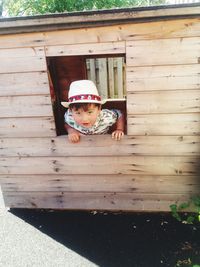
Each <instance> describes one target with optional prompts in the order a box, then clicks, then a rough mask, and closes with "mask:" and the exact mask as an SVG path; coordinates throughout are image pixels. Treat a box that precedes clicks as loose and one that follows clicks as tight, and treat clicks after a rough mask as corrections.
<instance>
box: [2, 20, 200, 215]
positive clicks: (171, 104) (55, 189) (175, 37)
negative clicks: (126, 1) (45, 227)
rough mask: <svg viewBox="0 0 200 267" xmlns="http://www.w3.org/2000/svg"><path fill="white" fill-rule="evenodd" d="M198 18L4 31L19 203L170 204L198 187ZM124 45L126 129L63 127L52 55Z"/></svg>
mask: <svg viewBox="0 0 200 267" xmlns="http://www.w3.org/2000/svg"><path fill="white" fill-rule="evenodd" d="M199 40H200V21H199V19H195V18H188V19H173V20H165V21H156V22H148V23H145V22H143V23H136V24H124V25H117V26H105V27H98V29H97V28H95V27H94V28H87V29H84V28H82V29H74V30H62V31H51V32H41V33H27V34H13V35H4V36H0V62H1V63H0V146H1V147H0V148H1V149H0V156H1V158H0V183H1V190H2V192H3V197H4V202H5V205H6V206H9V207H18V208H22V207H25V208H51V209H55V208H57V209H97V210H124V211H128V210H129V211H168V210H169V205H170V204H171V203H174V202H176V201H182V200H187V199H188V198H189V197H190V196H191V195H193V194H197V193H198V192H199V186H200V178H199V165H200V160H199V159H200V145H199V143H200V136H199V134H200V86H199V84H200V71H199V67H200V65H199V64H200V59H199V57H200V54H199V52H200V50H199ZM87 54H88V55H91V54H93V55H101V54H109V55H110V54H123V55H125V57H126V89H127V93H126V94H127V114H126V116H127V124H128V126H127V133H128V134H127V135H126V136H125V138H124V139H123V140H122V141H120V142H116V141H113V140H111V137H110V136H109V135H105V136H85V137H82V139H81V142H80V143H79V144H76V145H74V144H69V143H68V140H67V136H59V137H58V136H56V131H55V123H54V116H53V112H52V105H51V97H50V90H49V81H48V75H47V65H46V58H47V57H51V56H67V55H87Z"/></svg>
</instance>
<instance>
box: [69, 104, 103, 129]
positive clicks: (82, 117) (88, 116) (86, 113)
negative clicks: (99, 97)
mask: <svg viewBox="0 0 200 267" xmlns="http://www.w3.org/2000/svg"><path fill="white" fill-rule="evenodd" d="M100 111H101V109H100V107H97V106H95V105H94V104H90V105H88V109H86V110H84V109H83V108H79V109H75V108H72V109H71V112H72V116H73V118H74V120H75V122H76V123H77V124H78V125H80V126H83V127H86V128H90V127H92V126H93V125H94V124H95V122H96V120H97V117H98V116H99V113H100Z"/></svg>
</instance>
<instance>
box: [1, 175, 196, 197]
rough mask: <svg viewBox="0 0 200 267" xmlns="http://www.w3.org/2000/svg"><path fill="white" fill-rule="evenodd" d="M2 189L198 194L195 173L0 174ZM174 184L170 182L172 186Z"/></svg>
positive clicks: (6, 190) (17, 190)
mask: <svg viewBox="0 0 200 267" xmlns="http://www.w3.org/2000/svg"><path fill="white" fill-rule="evenodd" d="M0 183H1V186H2V190H3V191H4V192H31V191H34V192H44V194H45V193H46V192H60V191H62V192H77V193H80V192H110V193H112V192H121V193H144V194H145V193H150V194H167V193H169V192H170V194H176V193H177V194H180V193H183V194H184V193H185V194H188V193H193V194H198V193H199V188H200V179H199V177H198V176H190V175H188V176H180V175H173V176H166V175H163V176H162V175H159V176H156V175H154V176H147V175H95V177H94V175H59V176H58V175H30V174H29V175H28V174H24V175H11V174H7V175H0ZM172 184H173V186H172Z"/></svg>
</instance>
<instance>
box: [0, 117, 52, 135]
mask: <svg viewBox="0 0 200 267" xmlns="http://www.w3.org/2000/svg"><path fill="white" fill-rule="evenodd" d="M44 136H45V137H55V136H56V131H55V123H54V119H53V118H52V117H35V118H33V117H28V118H1V119H0V137H44Z"/></svg>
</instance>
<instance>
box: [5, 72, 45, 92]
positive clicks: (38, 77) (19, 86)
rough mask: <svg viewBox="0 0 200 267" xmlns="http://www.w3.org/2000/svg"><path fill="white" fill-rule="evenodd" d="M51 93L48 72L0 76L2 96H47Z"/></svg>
mask: <svg viewBox="0 0 200 267" xmlns="http://www.w3.org/2000/svg"><path fill="white" fill-rule="evenodd" d="M49 93H50V92H49V83H48V76H47V73H46V72H25V73H23V72H22V73H4V74H0V96H14V95H37V94H39V95H44V94H45V95H47V94H49Z"/></svg>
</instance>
